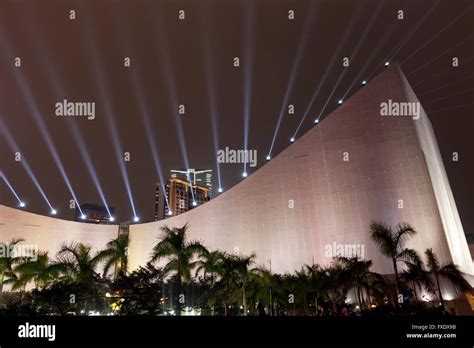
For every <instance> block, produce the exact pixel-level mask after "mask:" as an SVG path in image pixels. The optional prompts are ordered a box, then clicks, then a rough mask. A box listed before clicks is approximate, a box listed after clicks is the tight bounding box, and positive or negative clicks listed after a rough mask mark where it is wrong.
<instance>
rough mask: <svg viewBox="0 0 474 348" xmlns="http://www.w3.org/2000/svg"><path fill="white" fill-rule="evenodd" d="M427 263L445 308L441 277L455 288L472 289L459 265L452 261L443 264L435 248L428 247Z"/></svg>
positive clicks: (442, 306)
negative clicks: (434, 250)
mask: <svg viewBox="0 0 474 348" xmlns="http://www.w3.org/2000/svg"><path fill="white" fill-rule="evenodd" d="M425 256H426V264H427V267H428V272H429V273H430V275H431V276H432V277H433V278H434V282H435V283H436V289H435V290H437V291H438V297H439V300H440V302H441V308H442V309H443V310H444V300H443V295H442V293H441V286H440V278H444V279H446V280H448V281H449V282H450V283H451V284H452V285H453V286H454V288H455V289H459V290H461V291H468V290H470V289H471V287H470V285H469V283H468V282H467V281H466V280H465V279H464V277H463V276H462V273H461V272H460V271H459V269H458V266H457V265H455V264H453V263H452V262H450V263H446V264H444V265H441V264H440V263H439V261H438V257H437V256H436V254H435V253H434V252H433V249H431V248H430V249H426V251H425Z"/></svg>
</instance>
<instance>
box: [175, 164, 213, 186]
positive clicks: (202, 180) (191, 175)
mask: <svg viewBox="0 0 474 348" xmlns="http://www.w3.org/2000/svg"><path fill="white" fill-rule="evenodd" d="M171 178H173V179H181V180H185V181H188V182H190V183H192V184H193V185H198V186H203V187H206V188H207V189H209V190H210V191H212V169H187V170H186V169H172V170H171Z"/></svg>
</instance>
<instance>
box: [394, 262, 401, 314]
mask: <svg viewBox="0 0 474 348" xmlns="http://www.w3.org/2000/svg"><path fill="white" fill-rule="evenodd" d="M392 262H393V270H394V271H395V288H396V291H397V295H396V298H395V303H396V306H398V307H400V303H398V295H399V294H400V284H399V282H398V268H397V260H396V259H395V258H393V259H392Z"/></svg>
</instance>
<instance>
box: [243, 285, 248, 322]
mask: <svg viewBox="0 0 474 348" xmlns="http://www.w3.org/2000/svg"><path fill="white" fill-rule="evenodd" d="M242 302H243V307H244V316H247V297H246V294H245V283H243V285H242Z"/></svg>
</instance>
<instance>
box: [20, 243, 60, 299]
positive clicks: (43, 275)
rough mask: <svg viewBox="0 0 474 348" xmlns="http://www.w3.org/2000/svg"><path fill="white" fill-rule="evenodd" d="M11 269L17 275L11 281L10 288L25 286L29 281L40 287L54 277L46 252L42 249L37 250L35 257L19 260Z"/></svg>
mask: <svg viewBox="0 0 474 348" xmlns="http://www.w3.org/2000/svg"><path fill="white" fill-rule="evenodd" d="M13 271H14V273H15V274H18V277H17V279H16V280H15V282H14V283H13V286H12V290H17V289H20V288H25V287H26V286H27V285H28V283H30V282H34V284H35V287H36V288H42V287H45V286H47V285H48V284H49V283H50V282H51V281H52V280H53V279H54V275H53V274H52V272H51V270H50V268H49V257H48V253H47V252H42V251H40V252H38V254H37V255H36V257H29V258H26V259H24V260H23V261H21V262H19V263H18V265H17V266H16V267H15V268H14V270H13Z"/></svg>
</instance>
